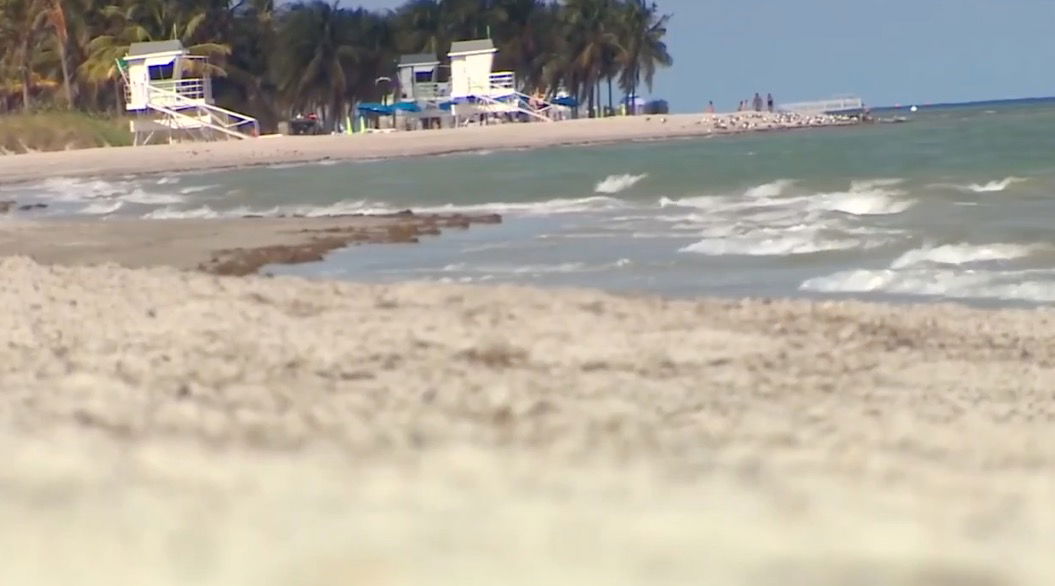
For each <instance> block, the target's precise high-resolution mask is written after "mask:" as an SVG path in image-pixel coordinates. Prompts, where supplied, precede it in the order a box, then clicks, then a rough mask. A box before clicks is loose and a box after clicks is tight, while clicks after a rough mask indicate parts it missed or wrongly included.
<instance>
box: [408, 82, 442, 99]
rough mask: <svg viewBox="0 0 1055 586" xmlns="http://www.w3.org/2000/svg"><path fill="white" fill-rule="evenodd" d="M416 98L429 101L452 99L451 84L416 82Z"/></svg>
mask: <svg viewBox="0 0 1055 586" xmlns="http://www.w3.org/2000/svg"><path fill="white" fill-rule="evenodd" d="M414 97H415V98H417V99H419V100H427V101H436V100H446V99H448V98H450V97H451V84H449V83H441V82H434V81H418V82H414Z"/></svg>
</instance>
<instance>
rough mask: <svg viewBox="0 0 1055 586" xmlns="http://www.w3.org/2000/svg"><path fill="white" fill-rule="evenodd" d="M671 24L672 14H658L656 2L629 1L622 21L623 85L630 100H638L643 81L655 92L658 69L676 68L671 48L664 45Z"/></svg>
mask: <svg viewBox="0 0 1055 586" xmlns="http://www.w3.org/2000/svg"><path fill="white" fill-rule="evenodd" d="M669 21H670V15H669V14H664V15H659V14H658V8H657V7H656V4H655V2H652V3H646V2H645V0H626V5H625V8H624V10H623V11H622V14H621V17H620V23H621V25H622V31H621V38H622V45H623V48H624V49H625V51H624V53H623V58H622V68H623V69H622V75H621V76H620V78H619V85H620V88H621V89H622V90H623V92H624V93H626V95H627V97H629V98H631V99H633V98H636V97H637V88H638V86H640V85H641V81H642V79H643V80H644V82H645V85H646V86H648V89H649V91H651V90H652V81H653V79H654V78H655V75H656V67H657V66H658V67H670V66H671V65H673V64H674V59H673V58H672V57H671V56H670V52H669V51H668V50H667V44H666V43H665V42H663V37H664V36H666V34H667V23H668V22H669Z"/></svg>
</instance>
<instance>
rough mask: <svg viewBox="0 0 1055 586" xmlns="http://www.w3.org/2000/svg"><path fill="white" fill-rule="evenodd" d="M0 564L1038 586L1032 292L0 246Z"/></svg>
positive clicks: (1044, 428) (208, 572)
mask: <svg viewBox="0 0 1055 586" xmlns="http://www.w3.org/2000/svg"><path fill="white" fill-rule="evenodd" d="M0 304H2V307H4V309H5V311H4V312H3V313H2V314H0V389H2V390H0V459H2V461H3V462H4V464H3V465H2V466H0V548H2V549H3V551H4V552H5V556H4V557H5V561H4V563H3V564H0V583H4V584H70V583H78V584H108V585H109V584H137V585H154V584H157V585H161V584H166V585H167V584H186V583H194V584H201V585H210V584H224V585H235V584H247V585H248V584H253V585H260V584H350V583H356V584H399V585H402V584H408V585H409V584H415V585H417V584H430V585H431V584H437V585H439V584H457V585H465V584H506V585H519V584H525V585H526V584H548V585H563V584H569V585H572V584H574V585H581V584H649V585H653V584H690V583H691V584H752V585H753V584H758V585H771V584H776V583H779V584H784V585H788V584H793V585H798V584H802V585H807V584H809V585H817V584H833V585H834V584H840V585H842V584H862V585H864V584H919V585H924V584H926V585H934V584H950V585H951V584H956V585H963V584H968V585H976V584H977V585H1004V584H1022V585H1033V584H1036V585H1042V584H1050V583H1051V582H1052V579H1053V578H1055V564H1053V563H1052V562H1051V561H1050V552H1051V551H1052V549H1053V548H1055V508H1053V507H1052V506H1051V503H1052V502H1055V474H1053V464H1055V425H1053V422H1055V395H1052V391H1051V389H1052V386H1051V381H1052V380H1055V372H1053V370H1055V343H1052V342H1051V336H1050V333H1051V331H1052V327H1053V325H1055V313H1052V312H1050V311H1043V310H1038V311H1024V310H1001V311H978V310H972V309H967V308H962V307H957V306H952V305H928V306H916V307H886V306H881V305H869V304H863V303H854V302H827V303H810V302H799V301H766V300H743V301H713V300H703V301H697V302H690V301H667V300H663V299H658V298H625V297H616V296H610V295H605V294H601V293H597V292H593V291H558V292H554V291H541V290H534V289H526V288H515V287H494V288H471V287H455V286H436V285H421V284H405V285H397V286H367V285H355V284H348V283H334V282H324V281H319V282H310V281H304V280H299V279H293V278H274V279H267V278H260V277H248V278H228V277H215V276H210V275H204V274H200V273H184V272H177V271H175V270H173V269H167V268H153V269H140V270H128V269H122V268H116V267H105V266H104V267H92V268H89V267H74V268H69V267H47V266H41V265H37V264H35V263H33V262H31V261H29V260H27V259H24V258H6V259H2V260H0Z"/></svg>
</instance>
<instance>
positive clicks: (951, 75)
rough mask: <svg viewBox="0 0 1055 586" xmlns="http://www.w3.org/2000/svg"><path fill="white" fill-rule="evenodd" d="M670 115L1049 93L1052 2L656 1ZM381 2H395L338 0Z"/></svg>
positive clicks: (660, 81) (662, 87)
mask: <svg viewBox="0 0 1055 586" xmlns="http://www.w3.org/2000/svg"><path fill="white" fill-rule="evenodd" d="M657 3H658V4H659V7H660V9H661V10H662V11H663V12H668V13H672V14H673V15H674V16H673V19H672V20H671V26H670V31H669V33H668V44H669V46H670V49H671V53H672V54H673V56H674V60H675V65H674V67H673V68H672V69H670V70H668V71H664V72H662V73H660V74H659V75H658V76H657V79H656V86H655V91H654V95H655V96H657V97H662V98H665V99H667V100H668V101H669V102H670V103H671V107H672V109H674V110H677V111H699V110H701V109H702V108H703V106H704V105H705V104H706V103H707V100H709V99H713V100H714V101H715V103H716V105H717V106H718V107H719V109H730V108H732V107H735V105H736V102H737V101H738V100H739V99H741V98H742V97H743V98H746V97H750V96H751V95H752V94H753V93H754V92H756V91H759V92H762V93H763V95H764V94H765V93H766V92H770V91H771V92H773V94H774V96H775V97H776V98H777V101H778V102H779V101H798V100H808V99H816V98H825V97H830V96H832V95H835V94H856V95H859V96H861V97H862V98H864V100H865V102H866V103H867V104H869V105H873V106H885V105H893V104H895V103H901V104H925V103H933V102H950V101H970V100H984V99H996V98H1017V97H1037V96H1051V95H1055V33H1053V31H1055V0H883V1H881V2H869V3H867V4H866V3H865V2H861V1H860V0H791V1H788V0H657ZM342 4H343V5H345V6H354V5H360V6H366V7H368V8H391V7H395V6H398V5H399V4H401V2H400V1H399V0H343V2H342Z"/></svg>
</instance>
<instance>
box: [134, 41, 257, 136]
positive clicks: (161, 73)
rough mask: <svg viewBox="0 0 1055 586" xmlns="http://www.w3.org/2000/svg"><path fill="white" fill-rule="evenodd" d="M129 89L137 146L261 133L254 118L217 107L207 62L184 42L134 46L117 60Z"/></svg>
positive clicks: (149, 43) (162, 42)
mask: <svg viewBox="0 0 1055 586" xmlns="http://www.w3.org/2000/svg"><path fill="white" fill-rule="evenodd" d="M117 65H118V69H119V70H120V72H121V77H122V79H123V80H124V85H125V109H126V110H128V111H129V112H135V113H136V114H137V116H136V117H135V118H134V119H133V120H132V121H131V130H132V136H133V144H135V145H142V144H147V143H149V142H150V141H151V140H152V139H153V138H154V137H155V136H159V135H160V136H163V137H167V139H168V141H169V142H175V141H183V140H191V141H196V140H229V139H247V138H253V137H256V136H259V135H260V126H259V124H258V123H257V121H256V119H255V118H252V117H249V116H246V115H244V114H239V113H238V112H232V111H230V110H226V109H224V108H220V107H219V106H216V105H215V104H214V103H213V99H212V80H211V79H210V77H209V67H208V59H207V58H206V57H201V56H196V55H191V54H190V52H189V51H187V49H185V48H184V47H183V45H182V44H181V43H180V42H179V41H157V42H148V43H133V44H132V45H131V46H130V47H129V49H128V54H127V55H125V57H124V58H122V59H119V60H118V62H117Z"/></svg>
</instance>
